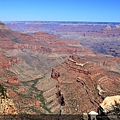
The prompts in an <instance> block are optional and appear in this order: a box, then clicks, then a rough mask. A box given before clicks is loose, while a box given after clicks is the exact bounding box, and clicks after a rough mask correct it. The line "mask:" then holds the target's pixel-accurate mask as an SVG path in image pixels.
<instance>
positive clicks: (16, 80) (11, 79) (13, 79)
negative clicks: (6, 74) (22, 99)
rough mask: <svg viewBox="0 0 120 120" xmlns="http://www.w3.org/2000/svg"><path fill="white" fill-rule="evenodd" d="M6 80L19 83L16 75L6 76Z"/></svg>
mask: <svg viewBox="0 0 120 120" xmlns="http://www.w3.org/2000/svg"><path fill="white" fill-rule="evenodd" d="M7 82H8V83H12V84H19V81H18V78H17V77H16V76H13V77H11V78H8V80H7Z"/></svg>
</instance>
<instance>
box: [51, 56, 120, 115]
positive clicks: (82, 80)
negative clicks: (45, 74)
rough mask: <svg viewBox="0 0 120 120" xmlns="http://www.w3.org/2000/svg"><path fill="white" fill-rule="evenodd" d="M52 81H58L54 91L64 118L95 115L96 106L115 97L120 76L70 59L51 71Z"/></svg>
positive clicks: (76, 57)
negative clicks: (83, 114) (85, 113)
mask: <svg viewBox="0 0 120 120" xmlns="http://www.w3.org/2000/svg"><path fill="white" fill-rule="evenodd" d="M51 77H52V78H53V79H54V80H56V81H57V85H56V90H57V94H58V96H59V97H58V102H59V98H60V97H61V95H62V97H63V98H64V99H63V98H61V101H62V102H63V101H64V105H63V104H61V106H62V107H61V111H62V113H65V114H78V113H81V114H82V113H84V112H87V113H88V112H90V111H92V110H94V111H96V112H97V109H98V107H99V104H100V103H101V102H102V101H103V99H104V98H105V97H106V96H108V95H117V94H119V93H120V91H119V87H120V85H119V83H120V80H119V77H120V75H119V74H116V73H111V72H108V71H106V70H104V69H103V68H101V67H99V66H97V64H96V63H95V62H93V60H92V59H91V61H89V60H88V59H86V58H81V57H78V56H70V58H69V59H68V60H66V61H65V62H63V63H62V64H61V65H59V66H57V67H55V68H54V69H53V70H52V75H51Z"/></svg>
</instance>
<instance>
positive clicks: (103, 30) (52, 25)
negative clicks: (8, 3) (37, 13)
mask: <svg viewBox="0 0 120 120" xmlns="http://www.w3.org/2000/svg"><path fill="white" fill-rule="evenodd" d="M6 24H7V25H8V26H9V27H10V28H11V29H12V30H14V31H19V32H23V33H34V32H39V31H44V32H48V33H53V34H55V35H57V36H60V37H62V38H65V39H69V40H79V41H80V43H81V44H82V45H83V46H85V47H87V48H90V49H92V50H94V51H95V52H98V53H102V54H108V55H113V56H118V57H120V51H119V50H120V23H112V22H111V23H110V22H108V23H107V22H29V21H26V22H9V23H6Z"/></svg>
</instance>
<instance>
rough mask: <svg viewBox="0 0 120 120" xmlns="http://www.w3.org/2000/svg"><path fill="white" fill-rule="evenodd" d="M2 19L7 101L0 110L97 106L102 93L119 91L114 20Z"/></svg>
mask: <svg viewBox="0 0 120 120" xmlns="http://www.w3.org/2000/svg"><path fill="white" fill-rule="evenodd" d="M6 25H7V26H8V27H7V26H6ZM6 25H5V24H4V23H2V22H0V58H1V59H0V74H1V76H0V84H1V85H2V86H3V87H4V89H5V93H6V94H7V96H8V98H5V101H11V102H9V105H10V106H9V108H10V110H5V111H4V112H5V113H2V112H0V113H2V114H35V115H37V114H57V115H71V114H72V115H78V114H83V113H89V112H90V111H95V112H97V110H98V108H99V106H100V103H102V102H103V100H104V99H105V98H106V97H107V96H114V95H119V94H120V83H119V82H120V58H119V57H120V48H119V46H120V45H119V44H120V41H119V40H120V28H119V23H116V24H112V23H84V22H83V23H71V22H69V23H68V22H66V23H65V22H52V23H51V22H33V23H32V22H8V23H6ZM3 87H2V89H3ZM1 99H2V96H1ZM4 104H5V103H4V102H2V105H3V106H4ZM7 107H8V106H7ZM11 109H14V110H12V111H14V112H10V111H11Z"/></svg>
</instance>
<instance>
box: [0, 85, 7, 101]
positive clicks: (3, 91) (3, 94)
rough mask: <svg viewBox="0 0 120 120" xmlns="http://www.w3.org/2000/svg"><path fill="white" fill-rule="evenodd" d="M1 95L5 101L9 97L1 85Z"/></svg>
mask: <svg viewBox="0 0 120 120" xmlns="http://www.w3.org/2000/svg"><path fill="white" fill-rule="evenodd" d="M0 93H1V95H2V97H3V99H4V98H5V97H7V95H6V89H5V88H4V87H3V86H2V85H1V84H0Z"/></svg>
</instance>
